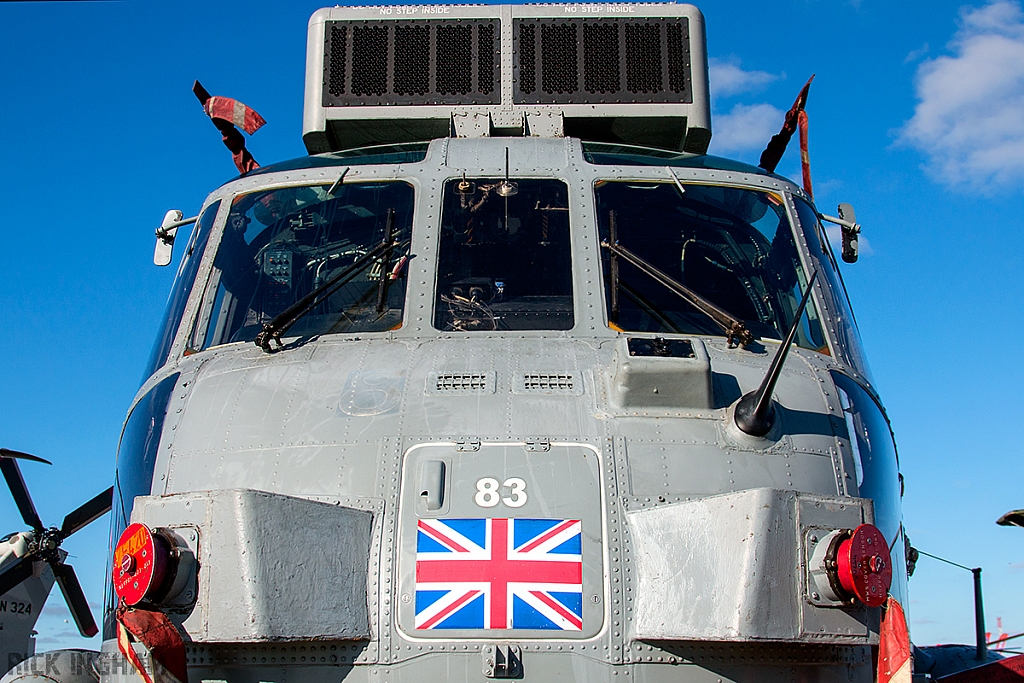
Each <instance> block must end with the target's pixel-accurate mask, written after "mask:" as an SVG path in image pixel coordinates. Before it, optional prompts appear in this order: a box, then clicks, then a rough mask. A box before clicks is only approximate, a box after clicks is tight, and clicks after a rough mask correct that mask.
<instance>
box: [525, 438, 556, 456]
mask: <svg viewBox="0 0 1024 683" xmlns="http://www.w3.org/2000/svg"><path fill="white" fill-rule="evenodd" d="M523 447H524V448H525V449H526V450H527V451H529V452H531V453H547V452H548V451H550V450H551V442H550V441H540V440H537V441H527V442H526V444H525V445H524V446H523Z"/></svg>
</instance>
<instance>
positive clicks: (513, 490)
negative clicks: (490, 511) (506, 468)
mask: <svg viewBox="0 0 1024 683" xmlns="http://www.w3.org/2000/svg"><path fill="white" fill-rule="evenodd" d="M499 486H503V487H505V488H507V489H509V495H507V496H502V495H501V493H500V492H499V490H498V487H499ZM526 499H527V497H526V482H525V481H523V480H522V479H520V478H519V477H509V478H508V479H506V480H505V481H503V482H500V483H499V482H498V480H497V479H495V478H494V477H484V478H483V479H477V481H476V495H475V496H473V502H474V503H476V504H477V505H479V506H480V507H482V508H492V507H494V506H495V505H497V504H498V503H504V504H505V505H507V506H508V507H510V508H518V507H522V506H524V505H526Z"/></svg>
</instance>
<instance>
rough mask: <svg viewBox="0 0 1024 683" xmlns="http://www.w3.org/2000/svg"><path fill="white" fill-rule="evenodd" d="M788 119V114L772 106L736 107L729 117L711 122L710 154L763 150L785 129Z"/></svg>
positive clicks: (719, 115) (748, 105) (717, 117)
mask: <svg viewBox="0 0 1024 683" xmlns="http://www.w3.org/2000/svg"><path fill="white" fill-rule="evenodd" d="M785 118H786V114H785V112H783V111H782V110H781V109H779V108H777V107H773V106H772V105H770V104H737V105H736V106H735V107H733V108H732V111H730V112H729V113H728V114H718V115H716V116H715V117H714V118H713V119H712V122H711V126H712V130H713V131H714V135H713V136H712V138H711V152H712V153H713V154H726V153H730V152H748V151H758V150H762V149H764V148H765V145H767V144H768V141H769V140H770V139H771V137H772V136H773V135H775V134H776V133H778V132H779V129H781V128H782V122H783V120H784V119H785Z"/></svg>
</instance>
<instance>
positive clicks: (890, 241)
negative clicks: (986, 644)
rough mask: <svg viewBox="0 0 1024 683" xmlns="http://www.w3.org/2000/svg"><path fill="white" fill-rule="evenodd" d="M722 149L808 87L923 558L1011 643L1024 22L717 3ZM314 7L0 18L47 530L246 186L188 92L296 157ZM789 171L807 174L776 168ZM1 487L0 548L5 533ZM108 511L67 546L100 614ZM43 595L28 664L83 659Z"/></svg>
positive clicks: (1, 257)
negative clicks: (852, 210)
mask: <svg viewBox="0 0 1024 683" xmlns="http://www.w3.org/2000/svg"><path fill="white" fill-rule="evenodd" d="M699 6H700V7H701V9H702V10H703V12H704V14H705V16H706V19H707V26H708V41H709V55H710V56H711V59H712V92H713V93H714V117H713V119H712V125H713V128H714V129H715V137H714V139H713V141H712V152H714V153H718V154H722V155H725V156H732V157H736V158H739V159H742V160H746V161H753V162H755V163H756V160H757V158H758V155H759V153H760V150H761V149H762V148H763V146H764V144H765V142H767V139H768V137H770V135H771V134H772V133H774V132H776V131H777V130H778V127H779V125H780V124H781V120H782V112H783V111H785V109H787V108H788V107H789V105H790V103H791V102H792V100H793V98H794V97H795V95H796V93H797V91H798V90H799V88H800V86H801V85H802V84H803V82H804V81H805V80H806V79H807V77H808V76H809V75H810V74H811V73H816V74H817V78H816V80H815V82H814V85H813V86H812V89H811V96H810V102H809V107H808V111H809V114H810V130H811V133H810V139H811V143H810V150H811V164H812V170H813V173H814V183H815V185H814V187H815V195H816V199H817V202H818V206H819V209H820V210H822V211H823V212H825V213H832V212H834V210H835V207H836V204H837V203H838V202H841V201H845V202H851V203H852V204H853V205H854V206H855V207H856V209H857V216H858V218H859V220H860V222H861V223H862V224H863V225H864V240H863V241H862V245H864V248H863V252H864V255H863V257H862V258H861V261H860V262H859V263H857V264H856V265H853V266H846V267H845V270H844V277H845V278H846V283H847V286H848V288H849V291H850V296H851V298H852V300H853V304H854V307H855V310H856V314H857V318H858V320H859V323H860V326H861V331H862V333H863V337H864V342H865V345H866V347H867V351H868V355H869V358H870V362H871V364H872V367H873V370H874V374H875V379H876V381H877V384H878V386H879V388H880V390H881V392H882V396H883V398H884V400H885V402H886V405H887V408H888V411H889V415H890V417H891V419H892V423H893V427H894V429H895V432H896V438H897V443H898V445H899V450H900V457H901V462H902V469H903V472H904V474H905V476H906V479H907V486H906V497H905V499H904V515H905V523H906V527H907V529H908V530H909V533H910V536H911V538H912V539H913V541H914V543H915V545H917V546H919V547H920V548H921V549H923V550H926V551H928V552H931V553H934V554H937V555H940V556H943V557H947V558H949V559H951V560H954V561H956V562H958V563H960V564H965V565H968V566H981V567H983V568H984V579H985V598H986V608H987V609H986V612H987V616H988V620H987V625H988V627H989V629H990V630H992V631H995V630H996V627H997V622H996V619H997V617H1002V626H1003V629H1004V630H1005V631H1007V632H1011V633H1017V632H1021V631H1024V590H1022V589H1021V586H1022V585H1024V529H1015V528H1011V529H1007V528H1003V527H997V526H996V525H995V520H996V518H998V517H999V515H1001V514H1002V513H1004V512H1006V511H1008V510H1010V509H1013V508H1020V507H1024V485H1022V484H1024V481H1022V479H1024V476H1022V474H1021V468H1020V461H1021V453H1022V445H1024V436H1022V434H1021V432H1020V431H1018V428H1019V427H1020V426H1021V425H1024V398H1022V392H1021V391H1020V389H1019V387H1020V386H1022V384H1024V376H1022V375H1024V373H1022V370H1021V368H1022V364H1021V360H1020V357H1021V351H1020V340H1019V337H1020V336H1021V333H1020V330H1021V328H1022V322H1024V321H1022V317H1024V316H1022V306H1021V301H1022V298H1024V284H1022V278H1021V275H1022V273H1024V267H1022V266H1024V264H1022V260H1021V252H1022V249H1021V240H1022V238H1024V225H1022V223H1024V220H1022V213H1024V209H1022V207H1024V192H1022V189H1024V13H1022V11H1021V6H1020V3H1019V2H1017V1H1016V0H1014V1H1007V2H997V3H990V4H983V3H977V4H974V5H962V4H960V3H958V2H948V1H945V0H931V1H929V2H923V1H921V0H912V1H907V2H900V3H893V2H891V1H884V2H883V0H858V1H855V2H845V3H844V2H836V1H831V0H829V1H826V0H780V1H778V2H773V3H771V4H770V7H771V9H770V10H767V9H766V8H767V7H768V6H769V5H768V4H766V3H763V2H738V1H737V2H722V1H717V2H705V3H703V4H700V5H699ZM318 7H319V4H316V3H309V2H302V1H297V0H293V1H291V2H288V3H274V2H268V1H263V0H249V1H247V2H244V3H243V2H235V3H226V2H225V3H212V2H211V3H197V2H173V3H171V2H145V3H144V2H134V1H124V2H68V3H49V2H4V3H0V35H2V39H0V60H2V61H0V63H2V64H3V69H0V93H2V95H0V243H2V245H3V248H2V249H0V273H2V274H3V283H4V284H3V287H2V288H0V316H2V320H3V323H4V335H3V340H2V343H3V348H4V353H2V354H0V381H2V387H3V391H2V394H0V396H2V398H0V445H3V446H5V447H8V448H15V449H19V450H25V451H29V452H32V453H36V454H38V455H41V456H43V457H46V458H48V459H50V460H52V461H53V462H54V466H53V467H46V466H43V465H35V464H26V465H25V466H24V467H23V471H24V473H25V477H26V479H27V480H28V483H29V486H30V487H31V490H32V492H33V495H34V496H35V499H36V503H37V506H38V507H39V509H40V513H41V515H42V517H43V520H44V521H45V522H46V523H48V524H59V521H60V519H61V518H62V516H63V515H64V514H65V513H66V512H68V511H70V509H72V508H73V507H75V506H76V505H78V504H79V503H80V502H82V501H84V500H86V499H88V498H89V497H91V496H92V495H94V494H95V493H97V492H99V491H100V490H102V489H104V488H106V487H107V486H109V484H110V481H111V476H112V470H113V460H114V453H115V449H116V446H117V438H118V435H119V430H120V426H121V422H122V420H123V418H124V414H125V411H126V410H127V407H128V405H129V403H130V401H131V399H132V396H133V395H134V393H135V391H136V389H137V388H138V385H139V376H140V374H141V372H142V369H143V365H144V363H145V360H146V358H147V357H148V354H149V350H150V345H151V343H152V341H153V337H154V335H155V333H156V329H157V326H158V323H159V319H160V316H161V314H162V311H163V307H164V302H165V299H166V296H167V292H168V290H169V288H170V284H171V280H172V278H173V269H172V268H164V269H160V268H156V267H154V266H153V265H152V251H153V229H154V228H155V226H156V225H157V224H158V223H159V221H160V219H161V218H162V216H163V214H164V212H165V211H166V210H167V209H170V208H179V209H181V210H182V211H183V212H185V214H187V215H194V214H195V212H196V211H197V210H198V209H199V206H200V204H201V203H202V201H203V198H204V197H205V195H206V194H207V193H209V192H210V191H212V190H213V189H214V188H215V187H216V186H217V185H219V184H221V183H222V182H224V181H226V180H228V179H230V178H231V177H232V176H233V175H234V168H233V165H232V163H231V160H230V156H229V155H228V153H227V152H226V151H225V150H224V148H223V147H222V146H221V143H220V140H219V135H218V134H217V133H216V131H215V130H214V129H213V127H212V126H211V125H210V122H209V121H208V120H207V119H205V118H204V116H203V114H202V112H201V110H200V109H199V107H198V105H197V103H196V101H195V99H194V97H193V96H192V94H191V92H190V88H191V85H192V81H193V80H194V79H196V78H199V79H200V80H201V81H202V82H203V84H204V85H205V86H206V87H207V88H208V89H209V90H210V91H211V92H212V93H214V94H218V95H226V96H230V97H236V98H238V99H240V100H242V101H243V102H245V103H247V104H249V105H251V106H252V107H254V108H255V109H257V110H258V111H259V112H260V113H261V114H262V115H263V116H264V117H265V118H266V119H267V121H268V122H269V123H268V124H267V126H266V127H264V128H263V129H262V130H260V131H259V132H257V133H256V135H255V136H254V137H253V138H252V140H251V141H250V145H249V146H250V149H251V150H252V152H253V154H254V155H255V157H256V159H257V160H258V161H260V162H262V163H270V162H273V161H279V160H283V159H287V158H291V157H295V156H300V155H302V154H303V153H304V149H303V146H302V142H301V115H302V89H303V76H304V59H305V30H306V22H307V20H308V18H309V15H310V14H312V12H313V11H314V10H315V9H317V8H318ZM779 170H780V172H782V173H785V174H787V175H790V176H791V177H794V178H797V177H799V167H798V157H797V154H796V153H795V151H794V150H790V152H789V153H788V154H787V156H786V157H785V158H784V160H783V162H782V164H781V166H780V168H779ZM21 526H22V525H21V522H20V520H19V518H18V516H17V512H16V510H15V508H14V505H13V503H12V502H11V500H10V497H9V496H8V495H7V494H5V493H3V492H0V532H6V531H13V530H16V529H20V528H21ZM106 545H107V524H106V520H103V521H100V522H97V523H95V524H94V525H93V527H91V528H89V529H87V530H85V531H83V532H81V533H79V534H78V535H77V536H75V537H73V538H72V539H70V540H69V541H68V542H67V543H66V544H65V546H64V547H65V549H67V550H69V551H70V552H71V553H72V559H71V561H72V563H73V564H74V565H75V567H76V568H77V569H78V571H79V574H80V575H81V577H82V582H83V584H84V586H85V589H86V592H87V594H88V595H89V597H90V599H91V600H92V601H93V602H94V603H95V604H96V605H97V606H98V605H99V602H100V599H101V596H102V590H103V589H102V583H103V575H104V573H105V571H106V567H105V562H106ZM910 587H911V597H912V600H911V604H910V606H909V612H910V619H911V628H912V635H913V637H914V640H915V641H916V642H917V643H918V644H932V643H948V642H972V641H973V617H972V589H971V577H970V574H969V573H968V572H965V571H963V570H959V569H956V568H954V567H949V566H947V565H943V564H941V563H938V562H935V561H933V560H930V559H928V558H922V559H921V561H920V562H919V564H918V570H917V573H916V574H915V575H914V577H913V578H912V579H911V583H910ZM68 620H69V616H68V614H67V610H66V608H65V607H64V606H63V602H62V601H61V599H60V595H59V593H55V595H54V596H52V598H51V600H50V601H49V603H48V604H47V607H46V609H45V611H44V614H43V617H42V618H41V619H40V623H39V625H38V626H37V628H38V630H39V631H40V636H39V649H40V650H42V649H48V648H53V647H59V646H75V647H84V646H90V645H91V646H92V647H97V646H98V643H97V642H93V643H91V644H88V643H86V642H85V641H83V640H82V639H81V638H79V637H78V636H77V635H75V633H74V627H73V624H70V623H68Z"/></svg>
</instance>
